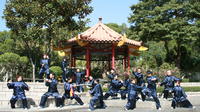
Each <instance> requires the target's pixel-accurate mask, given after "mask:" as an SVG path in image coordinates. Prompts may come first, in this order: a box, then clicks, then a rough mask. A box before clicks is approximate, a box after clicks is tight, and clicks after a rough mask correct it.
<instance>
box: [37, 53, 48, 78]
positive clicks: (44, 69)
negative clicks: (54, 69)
mask: <svg viewBox="0 0 200 112" xmlns="http://www.w3.org/2000/svg"><path fill="white" fill-rule="evenodd" d="M40 64H41V68H40V72H39V78H40V79H43V75H44V73H45V74H46V78H49V66H50V59H49V56H48V55H47V54H44V55H43V59H42V60H41V61H40Z"/></svg>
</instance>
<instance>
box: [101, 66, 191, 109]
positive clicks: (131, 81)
mask: <svg viewBox="0 0 200 112" xmlns="http://www.w3.org/2000/svg"><path fill="white" fill-rule="evenodd" d="M124 76H125V80H124V81H121V80H119V79H118V77H117V74H116V73H115V71H114V70H111V73H110V74H109V75H108V78H109V79H110V85H109V90H108V92H106V94H105V95H104V100H106V99H107V98H108V97H109V96H116V95H117V94H121V99H126V96H127V95H128V97H127V100H128V101H127V104H126V105H125V110H130V109H134V108H136V102H137V100H138V99H140V97H139V96H138V94H141V100H142V101H145V100H146V97H152V98H153V100H154V101H155V103H156V109H158V110H161V104H160V101H159V98H158V96H157V92H156V87H157V85H158V86H164V91H163V93H164V98H165V99H167V98H168V96H169V94H170V93H171V94H173V99H172V104H171V107H172V108H174V109H175V108H176V107H177V106H181V107H186V108H193V106H192V104H191V103H190V102H189V100H188V99H187V95H186V94H185V92H184V90H183V88H182V87H181V86H180V82H181V79H180V78H177V77H175V76H173V75H172V72H171V70H167V71H166V76H165V78H164V80H163V81H162V82H161V83H160V82H158V80H159V79H158V77H157V76H155V75H153V72H152V71H151V70H148V71H147V72H146V80H145V75H144V74H143V73H142V72H141V68H138V69H137V70H135V69H134V70H133V73H132V76H134V78H129V75H128V74H126V73H125V74H124ZM145 82H146V83H147V85H146V83H145ZM122 87H124V89H121V88H122Z"/></svg>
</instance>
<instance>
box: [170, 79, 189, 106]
mask: <svg viewBox="0 0 200 112" xmlns="http://www.w3.org/2000/svg"><path fill="white" fill-rule="evenodd" d="M180 81H181V80H180V79H179V80H176V86H175V87H174V88H173V90H172V93H174V97H173V100H172V104H171V106H172V108H174V109H175V108H176V107H177V105H179V106H180V107H185V108H193V105H192V104H191V103H190V101H189V100H188V99H187V95H186V94H185V92H184V90H183V88H182V87H181V86H180Z"/></svg>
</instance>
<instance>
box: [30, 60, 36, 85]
mask: <svg viewBox="0 0 200 112" xmlns="http://www.w3.org/2000/svg"><path fill="white" fill-rule="evenodd" d="M30 61H31V65H32V78H33V82H35V64H34V62H33V59H32V58H30Z"/></svg>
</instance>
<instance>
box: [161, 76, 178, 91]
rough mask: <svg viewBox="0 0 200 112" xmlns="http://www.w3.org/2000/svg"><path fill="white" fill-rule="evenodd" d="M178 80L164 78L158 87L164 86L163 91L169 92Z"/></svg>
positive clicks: (168, 77)
mask: <svg viewBox="0 0 200 112" xmlns="http://www.w3.org/2000/svg"><path fill="white" fill-rule="evenodd" d="M177 80H178V78H176V77H175V76H166V77H165V79H164V80H163V81H162V82H161V84H160V86H163V85H164V86H165V89H167V90H171V89H173V88H174V83H175V81H177Z"/></svg>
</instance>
